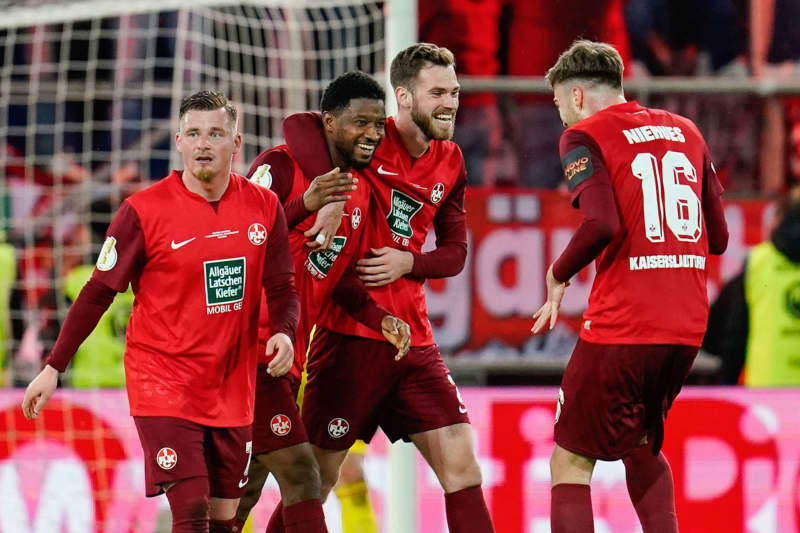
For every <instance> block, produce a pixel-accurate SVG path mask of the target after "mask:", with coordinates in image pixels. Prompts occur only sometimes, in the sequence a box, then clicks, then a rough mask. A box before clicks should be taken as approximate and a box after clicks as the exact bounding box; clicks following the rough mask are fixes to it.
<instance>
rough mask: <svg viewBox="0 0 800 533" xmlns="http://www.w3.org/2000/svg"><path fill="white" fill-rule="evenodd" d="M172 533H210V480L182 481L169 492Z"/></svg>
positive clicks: (193, 479)
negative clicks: (208, 532)
mask: <svg viewBox="0 0 800 533" xmlns="http://www.w3.org/2000/svg"><path fill="white" fill-rule="evenodd" d="M167 500H168V501H169V509H170V511H171V512H172V533H205V532H207V531H208V478H205V477H193V478H189V479H182V480H181V481H178V482H177V483H175V485H173V486H172V487H170V489H169V490H168V491H167Z"/></svg>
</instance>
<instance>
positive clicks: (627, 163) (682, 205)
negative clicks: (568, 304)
mask: <svg viewBox="0 0 800 533" xmlns="http://www.w3.org/2000/svg"><path fill="white" fill-rule="evenodd" d="M560 151H561V157H562V163H563V166H564V173H565V176H566V178H567V180H568V185H569V188H570V191H572V195H573V200H578V201H580V200H579V195H580V192H581V191H582V190H583V189H584V188H586V187H588V186H591V185H592V183H593V180H598V179H608V180H610V182H611V186H612V188H613V191H614V197H615V201H616V206H617V210H618V214H619V219H620V224H621V228H620V231H618V232H617V234H616V236H615V237H614V238H613V240H612V241H611V243H609V245H608V246H607V247H606V248H605V249H604V250H603V251H602V252H601V253H600V255H599V256H598V257H597V259H596V266H597V276H596V278H595V280H594V284H593V285H592V290H591V294H590V296H589V306H588V308H587V310H586V312H585V313H584V316H583V318H584V320H583V327H582V329H581V333H580V336H581V338H583V339H585V340H587V341H590V342H595V343H601V344H684V345H691V346H700V344H701V342H702V339H703V334H704V332H705V329H706V319H707V316H708V298H707V295H706V277H707V271H706V258H707V255H708V237H707V232H706V224H705V221H704V217H703V205H702V202H701V198H702V197H703V189H704V187H710V188H711V190H713V191H714V193H715V194H719V193H720V192H721V190H722V187H721V185H720V184H719V181H718V180H717V177H716V173H715V172H714V169H713V165H712V164H711V161H710V156H709V153H708V149H707V147H706V143H705V141H704V140H703V137H702V135H701V134H700V132H699V131H698V129H697V127H696V126H695V125H694V124H693V123H692V122H691V121H690V120H688V119H686V118H684V117H681V116H678V115H675V114H672V113H669V112H667V111H662V110H658V109H647V108H644V107H642V106H640V105H639V104H637V103H636V102H629V103H624V104H619V105H614V106H611V107H609V108H606V109H604V110H602V111H600V112H598V113H596V114H594V115H592V116H591V117H589V118H587V119H585V120H582V121H581V122H579V123H578V124H576V125H574V126H573V127H571V128H569V129H567V130H566V131H565V132H564V134H563V135H562V138H561V146H560Z"/></svg>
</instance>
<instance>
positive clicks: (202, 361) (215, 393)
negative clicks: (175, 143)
mask: <svg viewBox="0 0 800 533" xmlns="http://www.w3.org/2000/svg"><path fill="white" fill-rule="evenodd" d="M280 209H281V207H280V204H279V202H278V199H277V198H276V196H275V195H274V194H273V193H272V192H270V191H267V190H265V189H263V188H262V187H258V186H256V185H253V184H251V183H250V182H249V181H248V180H247V179H245V178H244V177H242V176H238V175H236V174H231V176H230V183H229V185H228V188H227V189H226V191H225V193H224V194H223V196H222V198H221V199H220V200H219V202H217V203H216V205H213V204H212V203H209V202H208V201H207V200H206V199H204V198H203V197H201V196H200V195H198V194H195V193H193V192H190V191H189V190H188V189H186V187H185V186H184V185H183V182H182V181H181V174H180V173H179V172H173V173H172V174H171V175H170V176H168V177H167V178H165V179H163V180H161V181H159V182H158V183H156V184H155V185H152V186H151V187H148V188H147V189H145V190H143V191H140V192H138V193H136V194H134V195H133V196H131V197H130V198H128V199H127V200H126V201H125V202H124V203H123V204H122V206H121V207H120V210H119V212H118V213H117V215H115V217H114V220H113V221H112V223H111V225H110V226H109V229H108V233H107V235H108V237H107V238H106V242H105V244H104V246H103V250H102V251H101V253H100V257H99V259H98V261H97V269H96V270H95V274H94V277H95V278H97V279H98V280H100V281H101V282H103V283H105V284H106V285H108V286H109V287H111V288H113V289H115V290H117V291H119V292H121V291H123V290H125V289H126V288H127V286H128V283H131V284H132V286H133V292H134V295H135V298H134V303H133V312H132V315H131V319H130V323H129V324H128V330H127V337H126V348H125V376H126V381H127V389H128V398H129V401H130V407H131V414H132V415H133V416H169V417H177V418H184V419H187V420H191V421H194V422H197V423H200V424H204V425H208V426H217V427H236V426H245V425H248V424H250V423H252V421H253V402H254V397H255V372H256V362H257V356H256V346H257V341H258V338H257V332H258V311H259V306H260V303H261V298H262V294H263V292H264V288H263V285H262V277H263V274H264V269H265V257H266V255H267V254H270V257H274V255H272V254H276V253H277V254H280V255H283V254H285V253H286V244H285V237H284V244H283V245H282V246H275V247H274V248H273V242H274V241H273V240H271V239H270V235H271V232H272V230H273V226H274V224H275V221H276V217H278V216H282V212H281V214H280V215H278V211H279V210H280ZM134 227H135V230H132V228H134ZM284 231H285V230H284ZM268 247H269V248H268ZM271 262H273V263H276V261H275V260H271ZM277 262H280V261H277ZM285 264H286V268H285V270H286V271H288V272H290V271H291V267H290V264H289V263H288V262H285ZM267 268H272V267H271V266H270V267H267Z"/></svg>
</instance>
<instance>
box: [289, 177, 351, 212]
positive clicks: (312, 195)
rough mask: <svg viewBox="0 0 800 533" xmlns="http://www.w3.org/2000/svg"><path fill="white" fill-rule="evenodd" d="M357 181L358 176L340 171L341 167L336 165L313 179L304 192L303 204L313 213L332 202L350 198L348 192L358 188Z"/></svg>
mask: <svg viewBox="0 0 800 533" xmlns="http://www.w3.org/2000/svg"><path fill="white" fill-rule="evenodd" d="M356 183H358V179H357V178H354V177H353V175H352V174H350V173H349V172H339V167H336V168H334V169H333V170H331V171H330V172H327V173H325V174H323V175H322V176H317V177H316V178H314V179H313V180H312V181H311V185H309V187H308V189H306V192H304V193H303V204H304V205H305V206H306V209H307V210H308V211H311V212H312V213H313V212H314V211H319V210H320V209H321V208H322V207H323V206H325V205H327V204H329V203H331V202H343V201H346V200H349V199H350V195H349V194H348V193H349V192H350V191H354V190H356Z"/></svg>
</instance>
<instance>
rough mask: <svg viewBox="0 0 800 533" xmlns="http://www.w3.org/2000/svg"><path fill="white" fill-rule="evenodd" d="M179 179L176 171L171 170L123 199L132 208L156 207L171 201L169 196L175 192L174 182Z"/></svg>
mask: <svg viewBox="0 0 800 533" xmlns="http://www.w3.org/2000/svg"><path fill="white" fill-rule="evenodd" d="M179 179H180V174H179V172H178V171H176V170H173V171H172V172H171V173H170V174H169V175H167V176H166V177H164V178H161V179H160V180H158V181H156V182H155V183H153V184H151V185H148V186H147V187H145V188H144V189H142V190H139V191H136V192H135V193H133V194H132V195H130V196H129V197H128V198H126V199H125V202H127V203H128V204H129V205H130V206H132V207H134V208H137V210H138V208H142V207H146V206H152V207H154V208H155V209H158V207H157V206H159V205H160V204H162V203H170V202H172V199H171V197H172V196H173V194H174V192H175V182H176V180H179Z"/></svg>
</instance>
